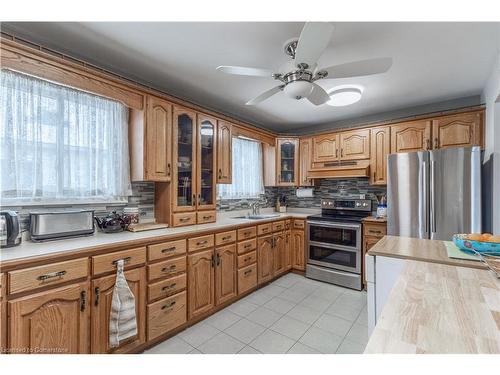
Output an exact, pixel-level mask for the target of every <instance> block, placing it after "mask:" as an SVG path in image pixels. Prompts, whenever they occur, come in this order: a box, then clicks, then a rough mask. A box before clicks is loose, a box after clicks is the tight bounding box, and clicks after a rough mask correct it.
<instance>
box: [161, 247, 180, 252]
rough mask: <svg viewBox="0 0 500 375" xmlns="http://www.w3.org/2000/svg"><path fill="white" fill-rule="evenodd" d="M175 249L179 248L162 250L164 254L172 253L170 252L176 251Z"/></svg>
mask: <svg viewBox="0 0 500 375" xmlns="http://www.w3.org/2000/svg"><path fill="white" fill-rule="evenodd" d="M175 249H177V247H175V246H172V247H168V248H166V249H162V250H161V252H162V253H170V252H172V251H175Z"/></svg>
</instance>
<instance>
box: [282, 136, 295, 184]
mask: <svg viewBox="0 0 500 375" xmlns="http://www.w3.org/2000/svg"><path fill="white" fill-rule="evenodd" d="M276 142H277V145H278V147H277V149H278V150H277V153H276V171H277V176H276V182H277V184H278V186H297V185H298V179H299V160H298V158H297V155H298V148H299V142H298V139H293V138H278V139H277V141H276Z"/></svg>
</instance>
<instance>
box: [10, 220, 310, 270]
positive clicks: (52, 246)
mask: <svg viewBox="0 0 500 375" xmlns="http://www.w3.org/2000/svg"><path fill="white" fill-rule="evenodd" d="M246 212H247V211H243V212H241V211H234V212H224V213H218V217H217V221H216V222H214V223H208V224H200V225H191V226H185V227H177V228H164V229H155V230H150V231H144V232H136V233H133V232H128V231H125V232H120V233H111V234H109V233H102V232H99V231H98V230H96V232H95V233H94V234H93V235H92V236H87V237H78V238H72V239H66V240H58V241H48V242H41V243H35V242H32V241H23V242H22V243H21V245H19V246H16V247H11V248H4V249H0V263H1V264H2V266H5V267H6V266H8V265H9V263H13V262H16V263H17V262H19V261H23V260H27V261H34V260H38V259H43V258H45V257H47V256H52V255H56V254H57V255H61V254H63V253H64V254H65V255H66V254H70V253H73V252H83V251H85V250H88V249H93V250H96V249H101V248H102V249H103V250H105V249H109V248H110V247H111V246H116V247H119V246H122V247H123V246H136V245H137V246H138V245H141V244H143V243H144V242H145V241H146V240H147V241H151V242H153V241H162V240H167V239H169V238H172V237H176V236H179V235H186V236H193V235H196V234H197V233H202V232H207V231H218V230H221V229H224V228H228V229H229V228H235V227H237V226H245V225H247V226H248V225H258V224H262V223H265V222H269V221H275V220H279V219H286V218H306V217H307V216H309V215H311V214H312V213H315V212H313V210H308V211H305V210H301V211H291V212H287V213H283V214H279V217H276V218H272V219H263V220H250V219H234V218H233V217H234V216H240V215H244V214H245V213H246ZM262 213H263V214H264V213H269V211H268V210H262Z"/></svg>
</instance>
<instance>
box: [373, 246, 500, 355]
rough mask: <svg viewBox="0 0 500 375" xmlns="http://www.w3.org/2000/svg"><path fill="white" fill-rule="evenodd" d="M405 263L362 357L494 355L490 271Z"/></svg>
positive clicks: (496, 309)
mask: <svg viewBox="0 0 500 375" xmlns="http://www.w3.org/2000/svg"><path fill="white" fill-rule="evenodd" d="M388 241H392V243H394V241H395V240H393V239H390V238H389V239H388ZM380 248H381V246H379V249H380ZM420 250H423V249H420ZM405 262H406V265H405V267H404V269H403V271H402V273H401V275H400V276H399V279H398V280H397V281H396V284H395V285H394V287H393V289H392V291H391V294H390V295H389V298H388V300H387V303H386V304H385V307H384V309H383V310H382V313H381V315H380V317H379V319H378V321H377V325H376V327H375V329H374V331H373V333H372V335H371V337H370V340H369V342H368V344H367V346H366V349H365V353H407V354H413V353H500V280H499V279H497V278H496V277H495V276H494V275H493V273H492V272H491V271H487V270H479V269H474V268H467V267H458V266H453V265H447V264H437V263H428V262H422V261H415V260H406V261H405Z"/></svg>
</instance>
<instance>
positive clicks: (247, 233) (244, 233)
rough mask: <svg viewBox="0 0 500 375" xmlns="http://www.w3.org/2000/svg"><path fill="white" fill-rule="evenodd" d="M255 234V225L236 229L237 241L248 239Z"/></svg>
mask: <svg viewBox="0 0 500 375" xmlns="http://www.w3.org/2000/svg"><path fill="white" fill-rule="evenodd" d="M256 235H257V227H248V228H241V229H238V241H241V240H248V239H249V238H254V237H255V236H256Z"/></svg>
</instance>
